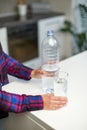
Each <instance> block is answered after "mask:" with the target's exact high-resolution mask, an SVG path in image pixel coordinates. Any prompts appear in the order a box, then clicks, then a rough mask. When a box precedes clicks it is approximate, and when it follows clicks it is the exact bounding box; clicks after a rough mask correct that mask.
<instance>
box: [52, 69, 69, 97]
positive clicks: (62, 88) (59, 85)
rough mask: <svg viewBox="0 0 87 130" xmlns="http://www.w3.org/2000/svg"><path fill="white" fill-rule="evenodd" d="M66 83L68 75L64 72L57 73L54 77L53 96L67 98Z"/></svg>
mask: <svg viewBox="0 0 87 130" xmlns="http://www.w3.org/2000/svg"><path fill="white" fill-rule="evenodd" d="M67 82H68V73H67V72H65V71H59V72H58V73H56V75H55V79H54V95H55V96H67Z"/></svg>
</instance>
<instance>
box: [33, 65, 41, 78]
mask: <svg viewBox="0 0 87 130" xmlns="http://www.w3.org/2000/svg"><path fill="white" fill-rule="evenodd" d="M42 74H43V71H42V69H41V68H39V69H37V70H32V72H31V77H32V78H37V79H40V78H41V75H42Z"/></svg>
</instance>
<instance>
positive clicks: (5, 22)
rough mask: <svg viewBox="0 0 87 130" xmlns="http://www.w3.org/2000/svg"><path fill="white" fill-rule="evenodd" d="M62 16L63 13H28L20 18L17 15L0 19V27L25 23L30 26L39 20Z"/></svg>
mask: <svg viewBox="0 0 87 130" xmlns="http://www.w3.org/2000/svg"><path fill="white" fill-rule="evenodd" d="M62 15H64V13H56V12H50V13H42V14H40V13H30V14H28V15H27V16H24V17H20V16H19V15H14V16H6V17H0V27H3V26H6V27H11V26H15V25H20V24H25V23H26V24H27V23H28V24H29V23H30V24H32V23H36V22H37V21H38V20H40V19H44V18H48V17H54V16H62Z"/></svg>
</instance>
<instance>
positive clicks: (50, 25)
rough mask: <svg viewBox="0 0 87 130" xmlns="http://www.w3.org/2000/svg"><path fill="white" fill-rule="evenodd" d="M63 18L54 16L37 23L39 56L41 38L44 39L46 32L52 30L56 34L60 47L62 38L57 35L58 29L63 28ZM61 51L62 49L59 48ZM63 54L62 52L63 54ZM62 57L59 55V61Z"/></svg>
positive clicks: (62, 16)
mask: <svg viewBox="0 0 87 130" xmlns="http://www.w3.org/2000/svg"><path fill="white" fill-rule="evenodd" d="M64 19H65V16H64V15H60V16H55V17H51V18H45V19H41V20H39V21H38V45H39V56H41V44H42V40H43V38H45V36H46V34H47V31H48V30H53V31H54V32H55V34H56V37H57V38H58V40H59V43H60V46H62V45H61V44H62V38H60V35H59V34H58V31H59V29H60V28H61V27H62V26H63V23H64ZM61 49H62V48H61ZM62 53H64V50H63V52H62ZM62 55H63V54H61V55H60V59H62Z"/></svg>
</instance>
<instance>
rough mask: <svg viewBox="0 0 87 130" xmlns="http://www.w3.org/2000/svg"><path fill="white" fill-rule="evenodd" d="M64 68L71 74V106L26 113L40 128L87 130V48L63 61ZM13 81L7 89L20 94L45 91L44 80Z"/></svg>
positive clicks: (69, 95) (42, 129) (41, 129)
mask: <svg viewBox="0 0 87 130" xmlns="http://www.w3.org/2000/svg"><path fill="white" fill-rule="evenodd" d="M60 67H61V68H63V69H64V70H65V71H67V72H68V73H69V80H68V100H69V101H68V104H67V106H65V107H64V108H61V109H59V110H55V111H47V110H41V111H34V112H26V113H24V115H25V117H26V118H27V119H30V118H31V120H32V121H33V122H34V123H35V124H37V125H38V126H40V130H53V129H54V130H87V51H85V52H82V53H80V54H78V55H76V56H73V57H71V58H68V59H66V60H64V61H62V62H60ZM15 83H16V84H17V85H16V86H15V85H14V84H15ZM12 84H13V87H12ZM12 84H9V85H6V86H4V87H3V89H4V90H6V91H9V92H16V93H20V94H22V93H26V94H28V93H30V94H32V91H33V94H37V93H42V89H41V80H35V79H32V80H31V81H29V82H22V81H19V82H14V83H12ZM14 86H15V87H14ZM34 129H35V128H32V129H31V130H34ZM35 130H36V129H35ZM37 130H39V128H37Z"/></svg>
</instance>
